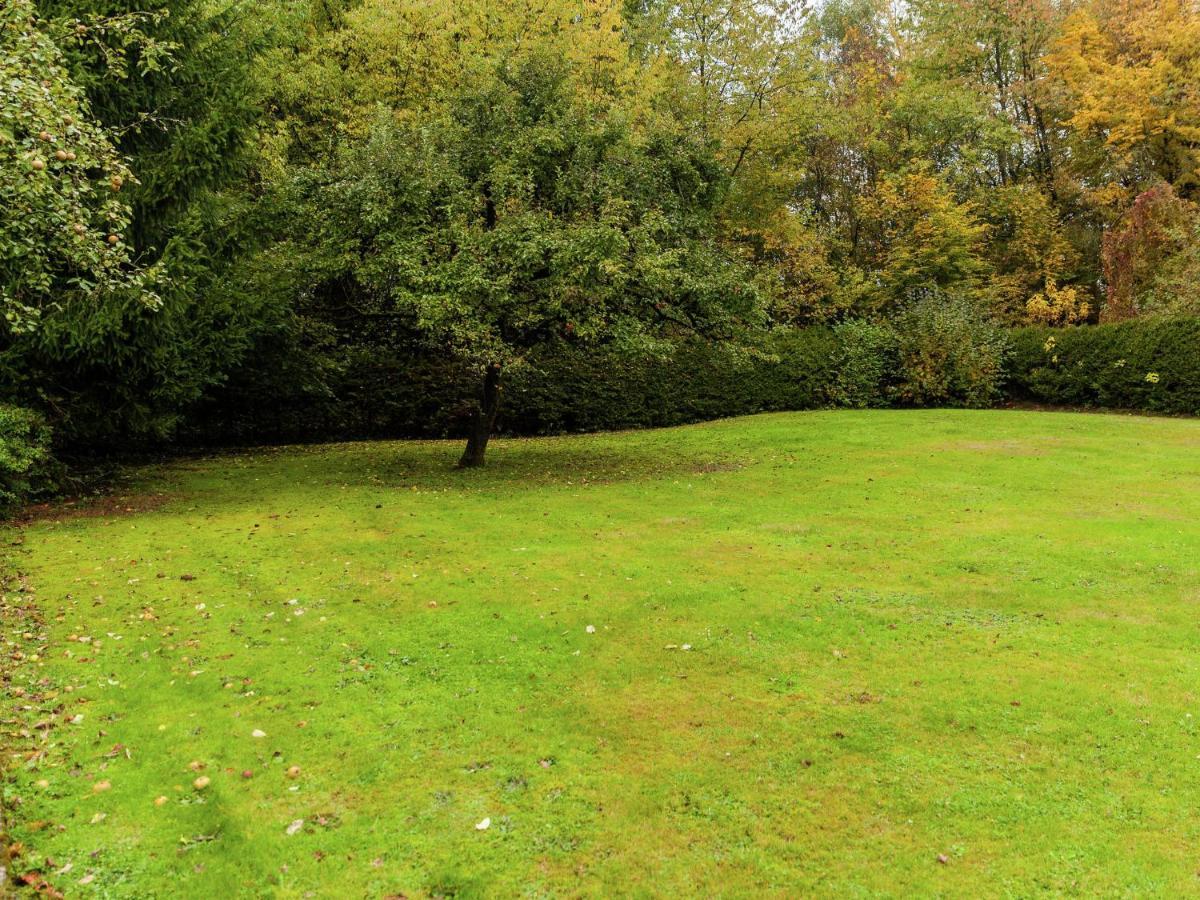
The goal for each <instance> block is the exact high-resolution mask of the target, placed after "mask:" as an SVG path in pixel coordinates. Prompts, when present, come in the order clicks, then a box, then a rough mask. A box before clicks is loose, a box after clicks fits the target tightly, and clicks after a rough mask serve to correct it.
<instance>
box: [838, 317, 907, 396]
mask: <svg viewBox="0 0 1200 900" xmlns="http://www.w3.org/2000/svg"><path fill="white" fill-rule="evenodd" d="M834 334H835V335H836V337H837V347H838V351H837V362H836V365H835V366H834V371H833V380H832V382H831V384H830V387H829V399H830V400H831V401H832V402H834V403H836V404H838V405H839V406H850V407H854V408H855V409H866V408H867V407H873V406H887V405H888V403H889V402H890V400H891V396H892V391H893V388H894V386H895V381H896V377H897V374H898V369H899V364H900V360H899V340H898V339H897V336H896V330H895V328H893V327H892V325H891V324H890V323H886V322H884V323H877V322H866V321H861V320H853V321H849V322H843V323H842V324H841V325H838V326H837V328H835V329H834Z"/></svg>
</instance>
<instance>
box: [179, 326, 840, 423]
mask: <svg viewBox="0 0 1200 900" xmlns="http://www.w3.org/2000/svg"><path fill="white" fill-rule="evenodd" d="M837 352H838V343H837V340H836V338H835V336H834V334H833V332H832V331H830V330H828V329H824V328H813V329H807V330H804V331H797V332H791V333H788V334H786V335H781V336H776V337H772V338H771V339H770V340H769V341H768V342H767V344H766V346H764V347H763V348H762V352H761V353H760V354H754V355H748V354H744V353H742V354H738V353H734V352H731V351H729V350H726V349H722V348H719V347H713V346H710V345H706V344H701V343H696V344H688V345H685V346H683V347H681V348H680V349H679V350H678V351H677V352H675V353H674V354H672V355H671V356H669V357H667V358H647V357H630V356H628V355H624V354H618V353H615V352H611V351H595V350H593V351H590V352H589V351H585V350H581V349H579V348H576V347H572V346H570V345H563V346H560V347H558V348H556V350H555V352H554V353H553V354H552V355H551V354H542V355H540V356H534V357H533V358H531V359H529V360H528V361H527V362H526V363H525V364H524V365H522V366H520V367H519V368H514V369H512V370H510V371H509V372H508V373H507V374H506V377H505V381H504V388H503V390H504V395H503V401H502V403H501V413H500V418H499V420H498V422H497V427H498V429H499V430H500V431H502V432H506V433H512V434H554V433H561V432H582V431H598V430H602V429H621V428H651V427H661V426H665V425H679V424H683V423H686V422H696V421H701V420H704V419H715V418H720V417H724V416H736V415H745V414H747V413H754V412H763V411H768V410H789V409H813V408H816V407H819V406H823V405H826V404H827V403H828V397H829V391H828V386H829V385H830V384H831V382H832V379H833V376H834V368H835V362H836V356H837ZM477 385H478V377H477V376H476V375H474V374H473V373H472V372H471V370H470V369H468V368H467V367H466V366H464V365H462V364H461V363H455V362H452V361H447V360H444V359H436V358H423V357H411V356H407V357H400V356H381V355H379V354H377V353H369V352H365V351H364V352H361V353H355V354H353V355H351V356H349V357H347V358H346V359H345V360H344V362H343V373H342V374H341V375H340V376H338V377H337V378H336V379H335V380H334V381H333V383H332V385H331V388H332V390H331V392H330V393H329V394H327V395H303V394H297V396H293V397H286V396H284V397H281V396H278V395H273V396H255V395H252V394H251V395H248V394H246V393H245V391H244V390H239V391H238V392H237V393H236V394H234V393H233V392H231V393H230V394H229V395H227V396H226V397H223V398H215V402H213V403H210V404H208V405H207V406H206V407H204V408H202V409H200V410H198V411H197V412H196V415H195V416H194V417H193V418H192V422H191V425H190V426H189V428H188V429H187V431H186V432H185V434H184V437H185V439H188V440H191V441H193V442H205V443H228V442H244V443H253V442H261V441H271V440H312V439H336V438H344V437H454V436H458V435H459V434H461V432H462V428H463V425H464V422H465V417H466V415H467V413H468V410H469V409H470V401H471V398H472V396H473V394H474V392H475V391H476V390H477Z"/></svg>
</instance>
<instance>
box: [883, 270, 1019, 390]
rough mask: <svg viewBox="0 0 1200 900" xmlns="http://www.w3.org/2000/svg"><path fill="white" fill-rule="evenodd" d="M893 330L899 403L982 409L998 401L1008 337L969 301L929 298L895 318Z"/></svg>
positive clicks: (934, 295)
mask: <svg viewBox="0 0 1200 900" xmlns="http://www.w3.org/2000/svg"><path fill="white" fill-rule="evenodd" d="M894 325H895V329H896V341H897V347H898V355H899V369H898V373H897V375H898V383H897V384H896V386H895V388H894V390H893V396H894V398H895V400H896V402H897V403H900V404H902V405H905V406H971V407H980V406H990V405H991V404H992V403H994V402H995V401H996V400H997V399H999V397H1000V386H1001V383H1002V381H1003V378H1004V358H1005V354H1006V344H1007V340H1006V336H1005V333H1004V331H1003V330H1002V329H1000V328H998V327H996V326H995V325H993V324H991V323H990V322H988V321H987V320H986V319H985V318H983V316H981V315H980V313H979V312H978V309H977V307H976V306H975V305H974V304H973V303H971V302H970V301H969V300H966V299H962V298H957V297H949V296H945V295H942V294H938V293H931V294H929V295H926V296H923V297H921V298H920V299H918V300H916V301H915V302H914V303H912V304H910V305H909V306H908V307H907V308H905V309H904V310H903V311H902V312H901V313H899V315H897V317H896V318H895V320H894Z"/></svg>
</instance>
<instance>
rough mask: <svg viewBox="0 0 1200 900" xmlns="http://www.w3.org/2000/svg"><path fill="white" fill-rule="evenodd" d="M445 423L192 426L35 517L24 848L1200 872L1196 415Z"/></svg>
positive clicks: (86, 890)
mask: <svg viewBox="0 0 1200 900" xmlns="http://www.w3.org/2000/svg"><path fill="white" fill-rule="evenodd" d="M456 451H457V447H456V446H454V445H449V444H442V443H434V442H431V443H409V442H396V443H370V444H345V445H337V446H321V447H303V448H288V449H281V450H272V451H262V452H256V453H250V454H243V455H235V456H224V457H219V458H213V459H206V460H203V461H198V462H180V463H177V464H173V465H168V466H164V467H159V468H153V469H147V470H144V471H141V472H139V473H138V475H137V478H136V480H135V482H134V483H132V484H130V485H129V486H128V487H127V488H126V489H125V490H123V491H122V492H121V493H120V494H119V495H118V497H117V498H115V499H110V500H108V501H105V502H104V503H102V504H100V505H99V506H98V507H96V508H93V509H90V510H87V509H83V510H80V509H69V508H63V509H58V510H54V511H51V512H50V513H48V514H47V515H45V516H43V517H42V518H41V519H39V520H38V521H35V522H32V523H30V524H28V525H26V526H25V527H24V528H23V529H22V530H21V532H20V535H19V538H20V541H21V547H20V548H19V549H17V550H14V551H13V555H12V559H13V560H14V561H15V562H16V564H17V565H18V566H19V568H20V569H21V571H22V573H23V575H24V579H23V588H22V586H21V585H16V584H14V585H12V586H10V587H11V589H10V591H9V601H10V602H9V613H10V621H9V623H8V624H9V625H10V626H11V628H12V630H11V632H10V634H11V636H12V637H13V639H14V640H15V641H16V643H17V644H18V647H16V648H11V647H10V650H14V652H15V653H16V655H17V656H20V655H22V654H23V655H24V658H23V659H20V660H19V661H18V662H17V663H16V664H15V668H14V669H13V675H12V677H13V685H14V686H15V687H16V688H18V689H20V690H23V691H24V695H23V696H22V697H19V698H16V699H15V703H16V704H17V706H18V707H21V706H24V707H29V708H28V709H23V710H21V709H18V710H17V711H16V713H15V715H17V716H18V719H19V722H20V724H13V722H14V720H13V718H12V715H10V716H8V717H7V718H8V721H9V724H8V725H7V726H6V731H7V732H8V733H9V735H10V737H9V738H8V743H9V744H10V746H11V752H10V754H9V757H10V759H11V760H12V765H11V766H10V773H9V774H10V780H9V784H8V787H7V788H6V798H7V806H8V812H9V816H10V819H11V820H12V822H13V829H12V830H13V836H14V838H15V839H17V840H19V841H20V842H21V843H22V844H23V845H24V847H25V849H24V851H23V856H21V857H18V860H19V864H18V866H17V867H18V869H21V870H23V871H30V870H33V869H39V870H40V871H42V872H44V873H45V874H46V876H47V877H48V878H49V881H50V882H51V883H52V884H54V885H56V886H57V887H58V888H59V889H62V890H65V891H67V893H68V895H72V896H76V895H77V896H88V895H91V894H95V895H97V896H111V897H184V896H186V897H220V896H278V897H300V896H320V897H356V896H386V895H389V894H405V895H407V896H410V897H417V896H426V895H439V894H440V895H459V896H477V895H504V896H515V895H538V896H551V895H570V896H577V895H611V894H628V895H664V896H679V895H694V894H704V895H712V894H717V895H727V896H739V895H749V894H762V893H766V894H776V895H790V896H796V895H799V894H809V895H813V894H816V895H829V896H833V895H836V896H859V895H861V896H866V895H875V894H891V895H896V896H908V895H913V894H919V895H938V894H944V895H958V896H967V895H970V896H980V895H1003V894H1010V895H1022V896H1025V895H1031V894H1041V893H1062V894H1118V893H1124V894H1138V895H1148V894H1158V895H1162V896H1178V895H1180V894H1183V893H1195V892H1196V891H1197V890H1198V889H1200V878H1198V876H1197V872H1198V870H1200V858H1198V855H1197V847H1198V846H1200V803H1198V801H1200V735H1198V731H1197V719H1196V716H1197V715H1200V695H1198V689H1200V656H1198V654H1197V652H1196V648H1197V646H1198V643H1197V639H1198V637H1200V634H1198V626H1200V617H1198V615H1197V612H1198V610H1200V571H1198V570H1200V525H1198V524H1197V522H1198V519H1200V422H1197V421H1188V420H1165V419H1150V418H1126V417H1118V416H1101V415H1072V414H1054V413H1037V412H1004V411H992V412H967V411H914V412H901V411H887V412H862V413H858V412H829V413H804V414H792V415H768V416H758V417H753V418H747V419H740V420H729V421H723V422H717V423H711V424H706V425H699V426H693V427H687V428H678V429H670V430H664V431H655V432H643V433H630V434H615V435H598V436H588V437H569V438H556V439H538V440H506V441H499V442H497V443H496V444H495V445H494V447H493V450H492V455H491V464H490V466H489V467H488V468H487V469H485V470H482V471H471V472H458V471H453V470H451V468H450V464H451V463H452V462H453V461H454V459H455V458H456ZM22 606H30V607H31V609H29V610H26V612H25V616H26V619H25V622H24V624H20V625H17V624H16V619H15V618H14V617H15V615H16V613H15V612H14V610H15V609H16V608H18V607H22ZM32 607H36V609H37V610H39V611H40V613H41V615H42V616H43V617H44V620H45V627H44V628H41V627H38V626H37V625H36V624H35V623H33V622H32V619H31V618H30V617H31V616H32V615H33V612H32ZM588 626H592V627H593V628H594V632H592V631H590V630H589V628H588ZM18 632H20V633H18ZM22 635H26V637H22ZM85 638H89V639H90V641H85V640H84V639H85ZM78 716H81V717H82V718H81V719H78V718H76V717H78ZM47 723H49V724H48V725H47ZM38 725H41V726H42V727H41V728H40V729H39V728H37V727H35V726H38ZM22 729H23V730H24V733H25V735H26V736H25V737H22V736H21V731H22ZM256 730H259V731H261V732H264V733H265V737H254V736H252V735H253V733H254V732H255V731H256ZM43 735H44V737H43ZM30 754H36V755H32V756H31V755H30ZM193 762H196V763H199V764H202V766H203V769H201V770H199V771H196V770H193V769H192V768H189V764H191V763H193ZM292 766H299V767H300V772H299V775H298V777H294V778H290V777H288V774H287V773H288V769H289V768H290V767H292ZM244 772H245V773H248V777H247V776H245V775H243V773H244ZM199 776H204V777H207V778H209V779H210V782H209V784H208V786H207V787H205V788H203V789H196V788H194V787H193V780H194V779H195V778H197V777H199ZM100 782H108V783H109V784H110V785H111V787H110V788H109V789H107V790H102V791H100V792H96V791H95V789H94V786H96V785H97V783H100ZM39 783H40V786H39ZM157 797H165V798H167V799H166V800H165V801H164V802H162V804H161V805H157V806H156V805H155V799H156V798H157ZM485 818H487V819H490V827H489V828H487V829H486V830H479V829H477V827H476V825H477V823H480V822H481V821H482V820H484V819H485ZM299 820H303V824H302V825H300V826H296V827H295V828H293V829H292V830H293V831H294V832H295V833H292V834H289V833H288V832H289V825H292V824H293V823H295V822H297V821H299ZM297 829H298V830H297ZM939 857H941V859H940V860H939ZM68 867H69V868H68ZM56 873H57V874H56ZM81 881H85V882H86V884H80V882H81Z"/></svg>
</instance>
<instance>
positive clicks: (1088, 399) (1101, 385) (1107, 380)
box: [1006, 319, 1200, 415]
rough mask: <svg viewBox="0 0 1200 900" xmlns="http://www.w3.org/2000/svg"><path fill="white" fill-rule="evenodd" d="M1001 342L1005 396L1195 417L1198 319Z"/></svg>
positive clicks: (1199, 393) (1033, 331)
mask: <svg viewBox="0 0 1200 900" xmlns="http://www.w3.org/2000/svg"><path fill="white" fill-rule="evenodd" d="M1009 343H1010V348H1011V356H1010V358H1009V363H1008V368H1009V373H1008V382H1007V385H1006V392H1007V394H1008V395H1009V396H1010V397H1011V398H1013V399H1016V400H1032V401H1035V402H1038V403H1046V404H1052V405H1057V406H1092V407H1108V408H1112V409H1137V410H1145V411H1147V412H1157V413H1170V414H1187V415H1198V414H1200V320H1197V319H1134V320H1131V321H1127V322H1118V323H1113V324H1110V325H1083V326H1077V327H1074V328H1021V329H1017V330H1016V331H1014V332H1013V333H1012V334H1011V336H1010V342H1009Z"/></svg>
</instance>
